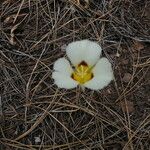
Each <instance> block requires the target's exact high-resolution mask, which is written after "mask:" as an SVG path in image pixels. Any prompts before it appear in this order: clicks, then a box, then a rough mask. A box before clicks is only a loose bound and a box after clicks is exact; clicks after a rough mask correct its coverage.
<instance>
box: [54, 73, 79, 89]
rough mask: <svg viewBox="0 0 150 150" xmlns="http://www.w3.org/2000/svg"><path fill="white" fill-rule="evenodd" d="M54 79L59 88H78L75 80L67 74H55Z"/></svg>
mask: <svg viewBox="0 0 150 150" xmlns="http://www.w3.org/2000/svg"><path fill="white" fill-rule="evenodd" d="M52 78H53V79H54V80H55V84H56V85H57V86H58V87H59V88H65V89H72V88H75V87H77V85H78V83H77V82H76V81H75V80H73V79H72V78H71V77H70V76H67V75H65V74H61V73H60V72H57V71H55V72H53V73H52Z"/></svg>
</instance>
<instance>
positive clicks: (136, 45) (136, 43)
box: [132, 41, 144, 51]
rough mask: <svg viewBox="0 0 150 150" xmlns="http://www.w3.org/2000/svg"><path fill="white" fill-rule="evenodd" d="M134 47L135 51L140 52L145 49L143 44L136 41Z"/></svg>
mask: <svg viewBox="0 0 150 150" xmlns="http://www.w3.org/2000/svg"><path fill="white" fill-rule="evenodd" d="M132 47H133V50H134V51H140V50H142V49H144V45H143V44H142V43H141V42H138V41H134V43H133V46H132Z"/></svg>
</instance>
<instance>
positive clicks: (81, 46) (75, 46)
mask: <svg viewBox="0 0 150 150" xmlns="http://www.w3.org/2000/svg"><path fill="white" fill-rule="evenodd" d="M101 51H102V49H101V47H100V46H99V45H98V44H97V43H96V42H92V41H89V40H81V41H76V42H72V43H70V44H69V45H68V46H67V47H66V53H67V56H68V57H69V59H70V61H71V62H72V64H73V65H74V66H76V65H78V64H79V63H81V62H82V61H85V62H86V63H87V64H88V65H90V66H93V65H95V64H96V62H97V61H98V60H99V57H100V55H101Z"/></svg>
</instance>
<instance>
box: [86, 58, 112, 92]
mask: <svg viewBox="0 0 150 150" xmlns="http://www.w3.org/2000/svg"><path fill="white" fill-rule="evenodd" d="M93 75H94V77H93V79H92V80H90V81H88V82H86V83H85V84H84V86H85V87H87V88H89V89H92V90H100V89H103V88H104V87H105V86H107V85H108V84H109V83H110V81H111V80H113V78H114V76H113V71H112V67H111V63H110V62H109V61H108V59H107V58H101V59H100V60H99V61H98V62H97V64H96V65H95V67H94V68H93Z"/></svg>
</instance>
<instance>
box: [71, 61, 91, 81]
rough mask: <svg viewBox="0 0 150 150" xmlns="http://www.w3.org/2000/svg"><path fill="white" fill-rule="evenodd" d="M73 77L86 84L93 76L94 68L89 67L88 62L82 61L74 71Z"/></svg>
mask: <svg viewBox="0 0 150 150" xmlns="http://www.w3.org/2000/svg"><path fill="white" fill-rule="evenodd" d="M71 77H72V79H74V80H76V81H78V82H79V83H80V84H84V83H85V82H87V81H89V80H91V79H92V78H93V73H92V68H91V67H89V66H88V64H87V63H86V62H84V61H82V62H81V63H80V64H79V65H78V66H77V67H75V71H74V72H73V73H72V75H71Z"/></svg>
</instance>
